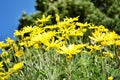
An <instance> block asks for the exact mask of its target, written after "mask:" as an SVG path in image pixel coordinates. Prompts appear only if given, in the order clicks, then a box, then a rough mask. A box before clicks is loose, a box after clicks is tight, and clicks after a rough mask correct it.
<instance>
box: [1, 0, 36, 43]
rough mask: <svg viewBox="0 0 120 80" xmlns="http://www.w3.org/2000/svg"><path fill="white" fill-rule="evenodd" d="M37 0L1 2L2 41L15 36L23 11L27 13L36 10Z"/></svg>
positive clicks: (2, 0) (3, 0) (8, 0)
mask: <svg viewBox="0 0 120 80" xmlns="http://www.w3.org/2000/svg"><path fill="white" fill-rule="evenodd" d="M35 1H36V0H1V2H0V41H4V40H5V39H6V38H7V37H10V38H13V33H14V31H15V30H16V29H17V27H18V24H19V21H18V19H19V18H21V16H22V12H23V11H26V13H27V14H29V15H30V14H32V13H34V12H35V7H34V6H35Z"/></svg>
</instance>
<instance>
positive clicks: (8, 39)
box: [6, 37, 14, 44]
mask: <svg viewBox="0 0 120 80" xmlns="http://www.w3.org/2000/svg"><path fill="white" fill-rule="evenodd" d="M6 42H7V43H8V44H13V43H14V40H12V39H10V37H8V38H7V39H6Z"/></svg>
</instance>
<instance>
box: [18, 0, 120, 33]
mask: <svg viewBox="0 0 120 80" xmlns="http://www.w3.org/2000/svg"><path fill="white" fill-rule="evenodd" d="M35 8H36V10H37V12H36V13H34V14H32V15H31V16H27V15H25V16H24V15H23V16H22V18H21V19H20V24H19V27H18V29H21V28H23V27H24V26H26V25H34V22H35V21H36V18H41V16H42V14H45V15H52V16H53V17H52V21H51V22H52V23H55V16H54V14H55V13H58V14H59V15H60V16H61V19H63V18H64V17H65V16H67V17H76V16H80V17H79V21H80V22H90V23H93V24H95V25H104V26H106V27H107V28H109V29H110V30H114V31H116V32H117V33H119V34H120V3H119V0H109V1H108V0H36V4H35Z"/></svg>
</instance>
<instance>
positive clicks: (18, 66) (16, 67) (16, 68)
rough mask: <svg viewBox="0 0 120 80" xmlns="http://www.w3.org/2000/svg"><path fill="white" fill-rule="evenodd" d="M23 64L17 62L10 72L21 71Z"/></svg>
mask: <svg viewBox="0 0 120 80" xmlns="http://www.w3.org/2000/svg"><path fill="white" fill-rule="evenodd" d="M23 65H24V63H23V62H19V63H17V64H14V66H13V67H12V70H14V71H17V70H19V69H21V68H22V67H23Z"/></svg>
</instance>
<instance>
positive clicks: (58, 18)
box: [55, 14, 60, 22]
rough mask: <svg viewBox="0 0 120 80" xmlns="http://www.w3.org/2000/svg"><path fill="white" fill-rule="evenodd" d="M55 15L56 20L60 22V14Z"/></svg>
mask: <svg viewBox="0 0 120 80" xmlns="http://www.w3.org/2000/svg"><path fill="white" fill-rule="evenodd" d="M55 17H56V22H59V21H60V16H59V15H58V14H55Z"/></svg>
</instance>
